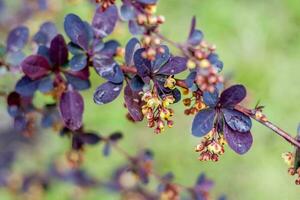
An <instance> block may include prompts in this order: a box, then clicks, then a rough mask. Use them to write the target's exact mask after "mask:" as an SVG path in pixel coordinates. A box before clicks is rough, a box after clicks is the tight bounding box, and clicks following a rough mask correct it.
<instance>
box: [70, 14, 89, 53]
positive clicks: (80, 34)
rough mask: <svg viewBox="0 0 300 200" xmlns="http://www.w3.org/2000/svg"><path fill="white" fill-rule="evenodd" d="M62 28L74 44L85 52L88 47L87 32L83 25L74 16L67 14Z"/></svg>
mask: <svg viewBox="0 0 300 200" xmlns="http://www.w3.org/2000/svg"><path fill="white" fill-rule="evenodd" d="M64 28H65V32H66V34H67V35H68V36H69V38H70V39H71V41H72V42H73V43H74V44H77V45H79V46H80V47H81V48H83V49H85V50H87V49H88V45H89V31H88V30H87V29H86V28H87V27H86V25H85V23H84V22H83V21H82V20H81V19H80V18H79V17H78V16H77V15H74V14H68V15H67V16H66V18H65V22H64Z"/></svg>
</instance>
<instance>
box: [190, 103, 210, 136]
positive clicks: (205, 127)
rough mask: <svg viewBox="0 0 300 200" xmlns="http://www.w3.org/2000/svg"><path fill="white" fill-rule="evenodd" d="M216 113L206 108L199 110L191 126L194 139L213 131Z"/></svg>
mask: <svg viewBox="0 0 300 200" xmlns="http://www.w3.org/2000/svg"><path fill="white" fill-rule="evenodd" d="M215 116H216V111H215V110H214V109H211V108H208V109H204V110H201V111H199V112H198V113H197V115H196V116H195V118H194V121H193V125H192V134H193V135H194V136H196V137H202V136H204V135H206V134H207V133H209V132H210V131H211V130H212V129H213V125H214V119H215Z"/></svg>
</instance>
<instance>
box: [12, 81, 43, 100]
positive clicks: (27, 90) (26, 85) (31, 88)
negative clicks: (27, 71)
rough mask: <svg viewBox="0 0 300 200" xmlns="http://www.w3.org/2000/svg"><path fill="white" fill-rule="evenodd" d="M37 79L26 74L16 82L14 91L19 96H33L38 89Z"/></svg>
mask: <svg viewBox="0 0 300 200" xmlns="http://www.w3.org/2000/svg"><path fill="white" fill-rule="evenodd" d="M38 84H39V80H35V81H34V80H31V79H30V78H29V77H27V76H23V77H22V78H21V79H20V80H19V81H18V82H17V84H16V92H17V93H19V94H20V95H21V96H26V97H29V96H33V94H34V93H35V91H36V90H37V89H38Z"/></svg>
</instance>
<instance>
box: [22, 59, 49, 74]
mask: <svg viewBox="0 0 300 200" xmlns="http://www.w3.org/2000/svg"><path fill="white" fill-rule="evenodd" d="M21 67H22V70H23V72H24V74H26V76H28V77H29V78H31V79H32V80H36V79H39V78H41V77H43V76H46V75H47V74H48V72H49V70H50V69H51V66H50V65H49V63H48V61H47V59H46V58H45V57H43V56H40V55H32V56H29V57H27V58H26V59H25V60H24V61H23V62H22V63H21Z"/></svg>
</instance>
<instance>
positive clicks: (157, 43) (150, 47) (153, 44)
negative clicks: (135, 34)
mask: <svg viewBox="0 0 300 200" xmlns="http://www.w3.org/2000/svg"><path fill="white" fill-rule="evenodd" d="M141 41H142V46H143V47H144V48H145V51H144V52H143V54H142V56H143V57H144V58H147V59H148V60H155V56H156V54H158V53H164V52H165V49H164V48H162V46H161V40H160V38H159V37H157V36H156V35H154V34H148V35H144V36H143V37H142V39H141Z"/></svg>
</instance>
